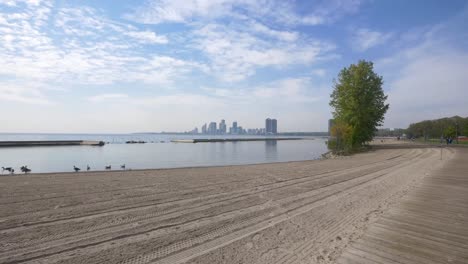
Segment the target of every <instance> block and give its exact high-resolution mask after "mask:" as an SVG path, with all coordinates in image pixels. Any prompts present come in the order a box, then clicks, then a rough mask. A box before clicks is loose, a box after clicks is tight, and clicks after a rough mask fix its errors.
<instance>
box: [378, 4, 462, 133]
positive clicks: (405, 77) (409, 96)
mask: <svg viewBox="0 0 468 264" xmlns="http://www.w3.org/2000/svg"><path fill="white" fill-rule="evenodd" d="M467 15H468V12H465V13H462V15H461V16H459V17H456V18H455V19H453V20H449V21H447V22H444V23H442V24H439V25H435V26H433V27H432V28H429V29H427V30H425V31H421V32H420V34H419V35H418V36H417V37H416V36H413V37H412V40H411V42H410V43H411V44H410V46H409V47H407V48H404V49H401V50H399V51H398V52H396V53H395V54H392V56H390V57H385V58H382V59H380V60H378V61H376V63H375V65H376V68H377V70H378V72H379V73H380V74H382V75H383V76H384V80H385V87H386V90H387V93H388V102H389V103H390V109H389V111H388V113H387V115H386V119H385V125H386V126H387V127H403V128H405V127H407V126H408V125H409V124H410V123H412V122H418V121H421V120H427V119H433V118H441V117H450V116H454V115H460V116H468V108H467V105H468V89H466V84H467V83H468V75H467V74H466V69H468V52H467V51H466V49H464V48H463V47H457V46H456V45H454V44H456V43H462V42H463V39H466V36H467V35H466V33H461V32H459V31H456V32H451V30H453V29H454V28H456V27H457V26H458V25H462V24H463V23H462V24H460V20H462V21H465V20H466V18H467ZM415 38H416V39H417V40H416V39H415ZM415 42H417V43H418V44H417V45H415V44H414V43H415Z"/></svg>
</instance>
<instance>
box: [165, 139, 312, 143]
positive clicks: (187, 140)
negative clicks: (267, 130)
mask: <svg viewBox="0 0 468 264" xmlns="http://www.w3.org/2000/svg"><path fill="white" fill-rule="evenodd" d="M301 139H304V138H195V139H174V140H171V142H174V143H210V142H238V141H276V140H301Z"/></svg>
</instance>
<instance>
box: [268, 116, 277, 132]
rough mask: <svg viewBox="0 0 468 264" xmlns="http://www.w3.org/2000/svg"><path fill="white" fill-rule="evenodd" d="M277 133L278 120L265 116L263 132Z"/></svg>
mask: <svg viewBox="0 0 468 264" xmlns="http://www.w3.org/2000/svg"><path fill="white" fill-rule="evenodd" d="M276 133H278V122H277V121H276V119H271V118H267V119H266V120H265V134H276Z"/></svg>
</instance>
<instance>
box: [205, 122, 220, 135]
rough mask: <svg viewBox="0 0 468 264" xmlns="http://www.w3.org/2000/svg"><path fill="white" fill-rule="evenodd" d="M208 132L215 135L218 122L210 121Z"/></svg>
mask: <svg viewBox="0 0 468 264" xmlns="http://www.w3.org/2000/svg"><path fill="white" fill-rule="evenodd" d="M207 132H208V134H211V135H215V134H216V132H218V131H217V128H216V122H210V125H209V126H208V131H207Z"/></svg>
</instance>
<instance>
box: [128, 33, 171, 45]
mask: <svg viewBox="0 0 468 264" xmlns="http://www.w3.org/2000/svg"><path fill="white" fill-rule="evenodd" d="M125 35H127V36H130V37H132V38H134V39H136V40H138V41H140V42H141V43H148V44H167V43H168V42H169V40H168V39H167V37H166V36H158V35H156V33H154V32H151V31H140V32H139V31H130V32H126V33H125Z"/></svg>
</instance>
